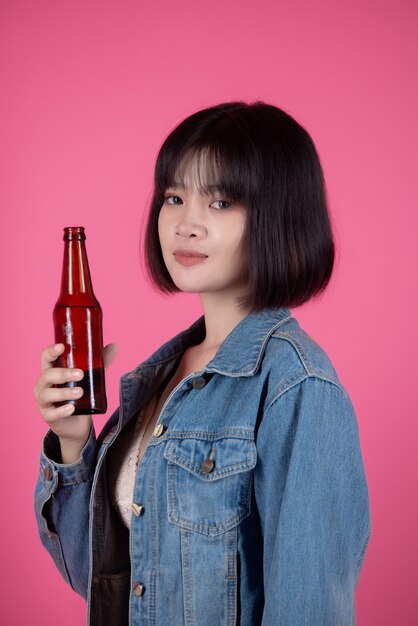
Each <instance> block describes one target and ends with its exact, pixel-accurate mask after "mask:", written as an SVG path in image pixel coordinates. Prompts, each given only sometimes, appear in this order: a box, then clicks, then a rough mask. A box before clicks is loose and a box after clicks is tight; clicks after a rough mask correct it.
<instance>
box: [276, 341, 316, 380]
mask: <svg viewBox="0 0 418 626" xmlns="http://www.w3.org/2000/svg"><path fill="white" fill-rule="evenodd" d="M272 337H276V338H277V339H284V340H285V341H288V342H289V343H290V344H291V345H292V346H293V348H294V350H295V351H296V352H297V354H298V355H299V358H300V360H301V361H302V365H303V367H304V368H305V370H306V371H307V373H308V374H312V373H313V372H314V370H313V368H312V366H311V364H310V362H309V359H308V357H307V355H306V353H305V352H304V351H303V349H302V346H301V345H300V343H299V342H298V341H297V340H296V339H295V338H294V337H293V336H292V335H291V334H290V333H289V332H280V331H279V332H274V333H273V335H272Z"/></svg>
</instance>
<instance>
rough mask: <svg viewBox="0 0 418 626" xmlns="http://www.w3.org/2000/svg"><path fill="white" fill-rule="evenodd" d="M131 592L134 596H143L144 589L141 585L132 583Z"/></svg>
mask: <svg viewBox="0 0 418 626" xmlns="http://www.w3.org/2000/svg"><path fill="white" fill-rule="evenodd" d="M133 591H134V594H135V595H136V596H138V597H139V596H143V595H144V593H145V587H144V585H142V584H141V583H134V587H133Z"/></svg>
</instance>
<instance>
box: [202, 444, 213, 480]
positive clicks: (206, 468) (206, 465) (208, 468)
mask: <svg viewBox="0 0 418 626" xmlns="http://www.w3.org/2000/svg"><path fill="white" fill-rule="evenodd" d="M214 467H215V449H214V448H212V450H211V451H210V454H209V456H208V458H207V459H205V460H204V461H203V463H202V465H201V466H200V471H201V472H203V473H204V474H210V473H211V472H213V468H214Z"/></svg>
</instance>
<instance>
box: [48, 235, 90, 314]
mask: <svg viewBox="0 0 418 626" xmlns="http://www.w3.org/2000/svg"><path fill="white" fill-rule="evenodd" d="M79 231H81V232H79ZM57 304H61V305H67V306H71V305H73V306H98V304H99V303H98V301H97V299H96V297H95V295H94V293H93V286H92V282H91V277H90V270H89V264H88V260H87V251H86V245H85V235H84V228H81V227H80V228H71V229H70V228H66V229H64V260H63V265H62V278H61V292H60V296H59V298H58V302H57Z"/></svg>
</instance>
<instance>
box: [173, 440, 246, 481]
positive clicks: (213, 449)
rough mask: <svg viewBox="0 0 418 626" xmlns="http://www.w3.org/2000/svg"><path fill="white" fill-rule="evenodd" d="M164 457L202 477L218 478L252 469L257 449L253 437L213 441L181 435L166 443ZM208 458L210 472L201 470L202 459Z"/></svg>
mask: <svg viewBox="0 0 418 626" xmlns="http://www.w3.org/2000/svg"><path fill="white" fill-rule="evenodd" d="M164 456H165V458H166V459H167V460H168V461H170V462H171V463H175V464H176V465H178V466H179V467H182V468H183V469H185V470H187V471H189V472H191V473H192V474H194V475H195V476H198V477H199V478H201V479H202V480H207V481H211V480H218V479H220V478H224V477H225V476H230V475H231V474H237V473H238V472H246V471H248V470H251V469H253V467H255V464H256V462H257V451H256V446H255V443H254V441H253V440H252V439H242V438H238V437H220V438H218V439H215V440H209V441H208V440H206V439H204V440H203V439H196V438H184V439H175V440H171V441H169V442H168V443H167V446H166V449H165V451H164ZM208 460H211V461H212V462H213V467H212V469H211V470H210V471H206V472H205V471H202V469H201V468H202V465H203V463H204V462H205V461H208Z"/></svg>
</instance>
